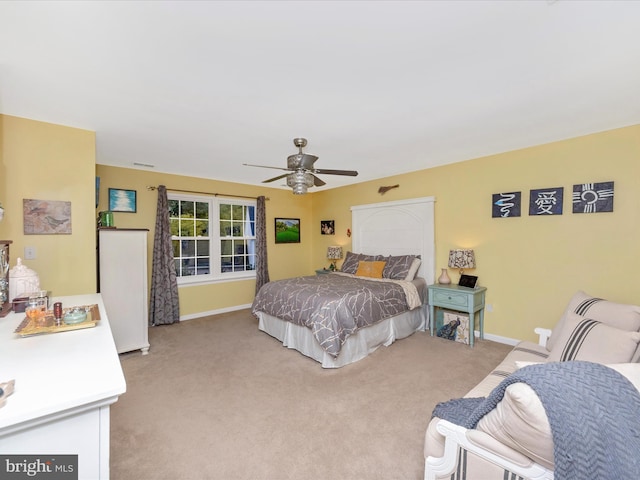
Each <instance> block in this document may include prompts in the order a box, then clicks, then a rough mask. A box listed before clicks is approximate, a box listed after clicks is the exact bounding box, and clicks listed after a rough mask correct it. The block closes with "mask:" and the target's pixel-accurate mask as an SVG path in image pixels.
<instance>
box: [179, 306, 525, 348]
mask: <svg viewBox="0 0 640 480" xmlns="http://www.w3.org/2000/svg"><path fill="white" fill-rule="evenodd" d="M246 308H251V304H250V303H248V304H246V305H235V306H233V307H227V308H220V309H218V310H209V311H208V312H198V313H191V314H189V315H181V316H180V321H181V322H183V321H186V320H193V319H194V318H202V317H208V316H209V315H217V314H219V313H227V312H235V311H238V310H244V309H246ZM475 336H476V338H478V337H479V336H480V332H478V330H476V331H475ZM484 338H485V340H491V341H492V342H498V343H504V344H506V345H517V344H518V342H520V340H516V339H515V338H509V337H502V336H500V335H493V334H491V333H485V334H484Z"/></svg>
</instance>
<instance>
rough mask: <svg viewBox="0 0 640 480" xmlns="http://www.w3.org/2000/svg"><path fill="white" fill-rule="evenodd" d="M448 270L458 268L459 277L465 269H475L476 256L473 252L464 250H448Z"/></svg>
mask: <svg viewBox="0 0 640 480" xmlns="http://www.w3.org/2000/svg"><path fill="white" fill-rule="evenodd" d="M449 268H459V269H460V275H462V274H463V273H464V269H465V268H476V256H475V254H474V253H473V250H471V249H466V248H458V249H455V250H449Z"/></svg>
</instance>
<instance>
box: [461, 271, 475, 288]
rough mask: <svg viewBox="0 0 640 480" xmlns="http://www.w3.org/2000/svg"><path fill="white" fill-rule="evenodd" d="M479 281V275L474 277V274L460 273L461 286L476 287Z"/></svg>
mask: <svg viewBox="0 0 640 480" xmlns="http://www.w3.org/2000/svg"><path fill="white" fill-rule="evenodd" d="M477 282H478V277H474V276H473V275H465V274H462V275H460V281H459V282H458V285H460V286H461V287H467V288H476V283H477Z"/></svg>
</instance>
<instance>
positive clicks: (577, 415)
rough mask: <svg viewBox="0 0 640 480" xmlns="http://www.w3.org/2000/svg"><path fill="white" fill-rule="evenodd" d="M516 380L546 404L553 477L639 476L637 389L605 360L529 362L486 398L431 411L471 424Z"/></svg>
mask: <svg viewBox="0 0 640 480" xmlns="http://www.w3.org/2000/svg"><path fill="white" fill-rule="evenodd" d="M516 382H524V383H526V384H528V385H529V386H531V388H533V390H534V391H535V392H536V394H537V395H538V397H539V398H540V401H541V402H542V405H543V406H544V408H545V411H546V413H547V417H548V419H549V425H550V426H551V433H552V436H553V454H554V462H555V470H554V477H555V479H556V480H596V479H597V480H606V479H610V480H622V479H629V480H630V479H640V393H638V391H637V390H636V389H635V387H634V386H633V384H632V383H631V382H630V381H629V380H628V379H627V378H625V377H624V376H623V375H621V374H620V373H618V372H616V371H615V370H613V369H611V368H609V367H606V366H605V365H600V364H597V363H590V362H582V361H575V362H553V363H545V364H540V365H530V366H527V367H524V368H522V369H520V370H517V371H516V372H514V373H513V374H511V375H509V376H508V377H507V378H506V379H504V380H503V381H502V382H501V383H500V385H498V386H497V387H496V388H495V389H494V390H493V391H492V392H491V393H490V394H489V396H488V397H487V398H460V399H454V400H450V401H448V402H444V403H439V404H438V405H437V406H436V408H435V409H434V411H433V415H432V417H438V418H442V419H445V420H448V421H450V422H452V423H455V424H457V425H461V426H463V427H465V428H475V427H476V425H477V424H478V422H479V421H480V419H481V418H482V417H483V416H484V415H486V414H487V413H489V412H490V411H491V410H493V409H494V408H495V406H496V404H497V403H498V402H499V401H500V400H501V399H502V397H503V396H504V391H505V389H506V388H507V387H508V386H509V385H511V384H512V383H516Z"/></svg>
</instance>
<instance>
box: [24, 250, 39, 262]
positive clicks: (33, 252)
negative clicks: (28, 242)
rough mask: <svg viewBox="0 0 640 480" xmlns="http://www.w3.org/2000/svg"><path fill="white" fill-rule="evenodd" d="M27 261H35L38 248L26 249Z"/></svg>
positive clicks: (25, 256)
mask: <svg viewBox="0 0 640 480" xmlns="http://www.w3.org/2000/svg"><path fill="white" fill-rule="evenodd" d="M24 258H25V260H33V259H34V258H36V247H24Z"/></svg>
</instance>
